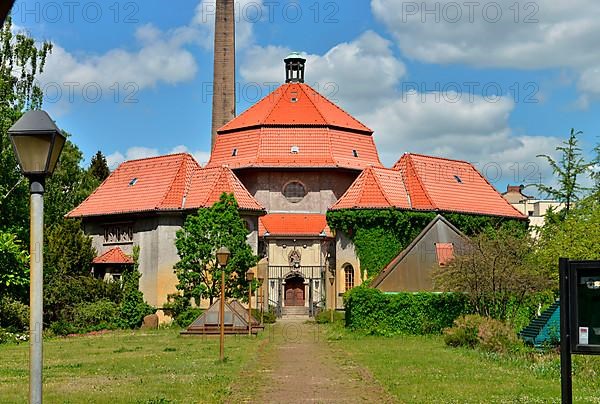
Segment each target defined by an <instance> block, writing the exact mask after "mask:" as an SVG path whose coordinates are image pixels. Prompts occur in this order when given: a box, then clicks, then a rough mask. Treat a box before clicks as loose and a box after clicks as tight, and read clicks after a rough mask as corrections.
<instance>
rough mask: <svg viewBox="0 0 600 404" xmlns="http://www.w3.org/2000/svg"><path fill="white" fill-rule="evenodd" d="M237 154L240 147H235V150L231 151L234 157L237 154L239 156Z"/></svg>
mask: <svg viewBox="0 0 600 404" xmlns="http://www.w3.org/2000/svg"><path fill="white" fill-rule="evenodd" d="M237 154H238V149H233V150H232V151H231V156H232V157H235V156H237Z"/></svg>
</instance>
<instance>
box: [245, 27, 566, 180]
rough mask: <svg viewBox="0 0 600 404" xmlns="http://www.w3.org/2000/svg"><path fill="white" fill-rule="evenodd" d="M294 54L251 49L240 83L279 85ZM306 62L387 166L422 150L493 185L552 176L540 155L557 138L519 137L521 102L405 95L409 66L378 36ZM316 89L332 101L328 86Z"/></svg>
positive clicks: (312, 78) (311, 79)
mask: <svg viewBox="0 0 600 404" xmlns="http://www.w3.org/2000/svg"><path fill="white" fill-rule="evenodd" d="M289 51H290V49H287V48H282V47H275V46H267V47H259V46H253V47H250V48H249V49H248V50H247V52H245V53H244V54H243V63H242V68H241V75H242V78H243V79H245V80H246V81H250V82H258V83H269V82H273V81H279V80H278V79H280V78H281V77H282V76H283V73H284V69H283V61H282V59H283V58H284V57H285V56H286V55H287V53H288V52H289ZM305 56H306V57H307V59H308V61H307V66H306V81H307V83H308V84H310V85H314V84H315V83H317V86H316V87H319V85H321V84H322V83H328V82H335V83H336V84H337V85H338V87H339V92H338V93H337V94H336V95H335V96H334V97H330V98H334V101H335V102H336V103H337V104H338V105H339V106H341V107H342V108H344V109H346V110H347V111H348V112H349V113H351V114H353V115H354V116H356V117H357V118H358V119H360V120H361V121H362V122H363V123H365V124H366V125H367V126H369V127H371V128H372V129H373V130H374V131H375V135H374V139H375V142H376V144H377V146H378V150H379V152H380V156H381V158H382V160H383V162H384V164H386V165H388V166H391V165H392V164H393V163H395V162H396V160H397V159H398V158H399V157H400V156H401V155H402V153H404V152H419V153H425V154H432V155H437V156H443V157H449V158H459V159H465V160H468V161H471V162H473V163H475V164H476V165H477V167H479V168H480V169H481V170H482V171H484V174H487V175H488V177H490V179H492V180H495V182H502V181H506V182H511V183H521V182H532V181H534V179H535V182H537V181H539V178H540V175H541V177H542V179H544V180H548V179H549V178H550V175H549V174H550V172H549V169H548V167H547V166H546V165H544V164H543V162H542V161H541V160H540V159H537V158H536V157H535V156H536V155H537V154H540V153H548V154H552V153H553V151H554V147H555V145H556V144H557V143H558V142H559V139H557V138H555V137H553V136H528V135H517V134H515V133H513V131H512V129H511V128H510V124H509V118H510V115H511V113H512V111H513V109H514V107H515V104H514V101H513V100H512V99H511V98H510V97H500V98H497V99H492V98H490V97H483V96H481V95H476V94H473V93H471V92H469V93H466V94H465V93H463V94H456V93H452V92H445V93H439V92H438V93H436V92H428V93H415V92H406V93H401V91H400V90H399V87H400V83H401V81H402V80H403V79H404V78H405V74H406V69H405V66H404V64H403V63H402V61H401V60H399V59H397V58H395V57H394V55H393V53H392V50H391V44H390V42H389V41H387V40H386V39H384V38H382V37H381V36H379V35H377V34H376V33H373V32H366V33H365V34H363V35H361V36H360V37H358V38H356V39H355V40H354V41H350V42H345V43H342V44H339V45H336V46H334V47H333V48H331V49H330V50H328V51H327V52H325V53H324V54H323V55H305ZM316 89H317V90H320V92H321V93H322V94H324V95H326V96H328V95H330V94H328V93H327V91H324V89H323V88H316ZM458 95H459V97H458ZM454 100H458V101H454ZM492 101H494V102H492Z"/></svg>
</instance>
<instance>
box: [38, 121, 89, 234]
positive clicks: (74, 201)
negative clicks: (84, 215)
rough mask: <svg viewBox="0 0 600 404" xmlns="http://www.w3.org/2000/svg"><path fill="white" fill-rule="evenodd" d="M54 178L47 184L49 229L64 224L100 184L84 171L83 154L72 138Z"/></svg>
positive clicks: (46, 200)
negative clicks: (69, 214) (64, 219)
mask: <svg viewBox="0 0 600 404" xmlns="http://www.w3.org/2000/svg"><path fill="white" fill-rule="evenodd" d="M63 134H64V135H65V136H66V137H67V142H66V143H65V146H64V148H63V151H62V153H61V155H60V159H59V161H58V164H57V165H56V169H55V170H54V174H52V177H50V178H48V180H46V195H45V206H44V218H45V223H46V226H48V227H51V226H53V225H54V224H56V223H61V222H62V221H63V217H64V216H65V215H66V214H67V213H69V211H71V210H72V209H74V208H75V207H77V206H78V205H79V204H80V203H81V202H82V201H83V200H84V199H85V198H87V197H88V196H89V195H90V194H91V193H92V192H93V191H94V189H96V187H97V186H98V185H99V184H100V181H98V179H96V178H95V177H94V176H93V175H92V174H91V173H90V172H89V171H88V170H85V169H84V168H82V162H83V153H82V152H81V150H79V148H78V147H77V146H76V145H75V144H73V143H72V142H71V141H70V140H69V138H70V137H71V135H70V134H68V133H66V132H63Z"/></svg>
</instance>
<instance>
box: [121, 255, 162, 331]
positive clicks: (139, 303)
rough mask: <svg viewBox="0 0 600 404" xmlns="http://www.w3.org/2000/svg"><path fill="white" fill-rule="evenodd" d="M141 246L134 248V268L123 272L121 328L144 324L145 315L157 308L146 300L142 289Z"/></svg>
mask: <svg viewBox="0 0 600 404" xmlns="http://www.w3.org/2000/svg"><path fill="white" fill-rule="evenodd" d="M139 258H140V247H139V246H135V247H134V248H133V262H134V265H133V268H131V269H127V270H125V272H123V280H122V282H123V295H122V298H121V304H120V305H119V317H120V319H119V321H118V324H119V326H120V327H121V328H136V327H139V326H140V325H141V324H142V321H143V320H144V317H145V316H147V315H149V314H152V313H154V312H155V311H156V310H155V309H154V308H153V307H152V306H150V305H149V304H148V303H146V302H145V301H144V295H143V293H142V292H141V291H140V278H141V277H142V274H140V271H139V269H138V268H139Z"/></svg>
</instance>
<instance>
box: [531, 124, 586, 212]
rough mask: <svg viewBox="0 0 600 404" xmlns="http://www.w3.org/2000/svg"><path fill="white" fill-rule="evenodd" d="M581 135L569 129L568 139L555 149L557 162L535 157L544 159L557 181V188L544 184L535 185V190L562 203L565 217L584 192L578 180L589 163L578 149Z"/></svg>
mask: <svg viewBox="0 0 600 404" xmlns="http://www.w3.org/2000/svg"><path fill="white" fill-rule="evenodd" d="M582 133H583V132H581V131H577V132H576V131H575V129H571V133H570V135H569V138H568V139H567V140H565V141H563V142H562V145H561V146H557V147H556V151H558V152H560V153H561V156H560V159H559V160H558V161H556V160H555V159H554V158H552V156H549V155H547V154H540V155H538V156H537V157H541V158H544V159H546V161H547V162H548V164H550V167H551V168H552V172H553V173H554V175H556V176H557V179H558V188H553V187H551V186H548V185H544V184H539V185H537V188H538V189H539V190H540V191H542V192H545V193H546V194H548V195H549V196H550V197H552V198H554V199H556V200H557V201H559V202H563V203H564V204H565V209H564V214H565V216H566V215H567V214H568V213H569V211H570V210H571V208H572V206H573V203H574V202H577V201H578V200H579V196H580V194H581V192H583V191H585V190H586V188H584V187H583V186H581V184H580V183H579V182H578V180H579V179H580V177H581V176H582V175H584V174H585V173H587V172H588V170H589V168H590V166H591V163H588V162H586V161H585V159H584V158H583V157H582V153H581V148H580V147H579V139H578V138H577V136H579V135H580V134H582Z"/></svg>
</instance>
